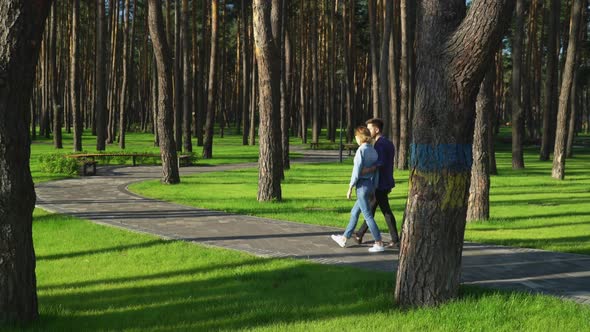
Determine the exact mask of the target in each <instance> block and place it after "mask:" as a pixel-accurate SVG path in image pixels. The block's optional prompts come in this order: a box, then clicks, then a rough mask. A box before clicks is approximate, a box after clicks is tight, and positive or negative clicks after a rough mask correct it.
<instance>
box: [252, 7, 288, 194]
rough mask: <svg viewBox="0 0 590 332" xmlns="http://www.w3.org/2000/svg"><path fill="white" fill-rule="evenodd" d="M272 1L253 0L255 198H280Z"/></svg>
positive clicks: (277, 72)
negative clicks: (257, 153)
mask: <svg viewBox="0 0 590 332" xmlns="http://www.w3.org/2000/svg"><path fill="white" fill-rule="evenodd" d="M273 5H274V2H273V3H272V4H271V3H270V2H268V1H265V0H254V4H253V7H254V8H253V11H254V15H253V23H254V43H255V48H256V52H255V54H256V60H257V63H258V80H259V88H260V92H259V101H258V102H259V107H260V125H259V133H258V135H259V140H260V143H259V144H260V156H259V158H258V201H271V200H281V199H282V195H281V170H280V168H279V165H276V163H275V161H276V158H275V154H277V153H279V152H280V146H279V144H280V137H277V136H275V135H276V131H275V130H273V126H276V125H277V124H279V121H278V120H279V119H280V114H279V113H278V111H279V110H280V106H281V104H280V97H281V91H280V85H279V84H276V83H277V82H279V80H280V63H279V50H278V49H277V44H276V43H274V42H273V34H272V25H271V10H272V6H273Z"/></svg>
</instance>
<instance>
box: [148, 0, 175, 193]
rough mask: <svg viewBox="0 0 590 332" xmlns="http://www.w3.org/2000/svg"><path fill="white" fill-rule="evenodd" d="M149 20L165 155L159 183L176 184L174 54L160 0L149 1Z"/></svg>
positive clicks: (161, 136)
mask: <svg viewBox="0 0 590 332" xmlns="http://www.w3.org/2000/svg"><path fill="white" fill-rule="evenodd" d="M148 20H149V30H150V37H151V39H152V44H153V48H154V54H155V56H156V62H157V68H158V86H159V88H158V97H159V100H158V109H159V112H158V134H159V138H160V154H161V157H162V178H161V179H160V182H162V183H165V184H175V183H179V182H180V176H179V174H178V160H177V158H176V157H177V156H176V146H174V144H175V143H174V130H173V129H172V127H173V125H174V119H173V118H172V117H173V113H174V111H173V110H172V77H170V73H171V72H172V64H171V63H170V61H171V59H172V56H171V53H170V47H169V46H168V42H167V41H166V33H165V31H164V20H163V18H162V7H161V5H160V1H158V0H148Z"/></svg>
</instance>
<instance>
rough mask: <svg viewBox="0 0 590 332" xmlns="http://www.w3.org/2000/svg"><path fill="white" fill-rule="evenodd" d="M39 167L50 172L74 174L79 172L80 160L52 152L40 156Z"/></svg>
mask: <svg viewBox="0 0 590 332" xmlns="http://www.w3.org/2000/svg"><path fill="white" fill-rule="evenodd" d="M39 168H40V169H41V171H43V172H46V173H49V174H63V175H74V174H76V173H77V172H78V162H77V161H76V159H72V158H66V157H65V156H64V155H63V154H60V153H52V154H48V155H42V156H40V157H39Z"/></svg>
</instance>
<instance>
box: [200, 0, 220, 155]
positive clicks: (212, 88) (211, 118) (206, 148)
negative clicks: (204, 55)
mask: <svg viewBox="0 0 590 332" xmlns="http://www.w3.org/2000/svg"><path fill="white" fill-rule="evenodd" d="M218 6H219V0H211V55H210V58H209V83H208V85H209V87H208V89H207V116H206V118H205V137H204V145H203V159H211V158H213V125H214V124H215V106H216V104H215V102H216V100H215V99H216V98H215V93H216V86H217V82H216V76H217V68H216V67H217V27H218V17H217V10H218V9H217V8H218Z"/></svg>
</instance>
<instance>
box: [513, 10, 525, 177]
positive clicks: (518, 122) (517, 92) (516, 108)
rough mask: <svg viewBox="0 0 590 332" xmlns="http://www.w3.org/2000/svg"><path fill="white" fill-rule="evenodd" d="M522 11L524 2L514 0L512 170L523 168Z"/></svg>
mask: <svg viewBox="0 0 590 332" xmlns="http://www.w3.org/2000/svg"><path fill="white" fill-rule="evenodd" d="M524 10H525V8H524V0H516V13H515V23H514V31H512V169H523V168H524V157H523V141H524V114H523V110H522V102H521V91H522V80H521V78H522V73H521V69H522V46H523V41H522V40H523V35H524Z"/></svg>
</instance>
